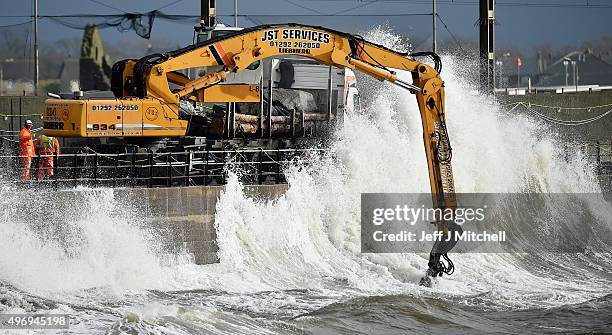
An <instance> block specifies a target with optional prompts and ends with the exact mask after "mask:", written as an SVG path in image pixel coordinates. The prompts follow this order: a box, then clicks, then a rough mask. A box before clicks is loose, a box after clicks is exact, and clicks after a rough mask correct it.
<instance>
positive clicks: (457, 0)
mask: <svg viewBox="0 0 612 335" xmlns="http://www.w3.org/2000/svg"><path fill="white" fill-rule="evenodd" d="M302 1H306V2H364V1H362V0H302ZM365 2H370V3H373V2H386V3H405V4H431V0H376V1H375V0H371V1H365ZM436 2H437V3H439V4H442V5H457V6H477V5H479V2H477V1H461V0H437V1H436ZM495 5H496V6H506V7H536V8H587V9H602V8H604V9H605V8H612V5H601V4H592V3H590V2H587V3H584V2H583V3H573V4H568V3H559V2H557V3H541V2H510V1H507V2H506V1H498V2H496V3H495Z"/></svg>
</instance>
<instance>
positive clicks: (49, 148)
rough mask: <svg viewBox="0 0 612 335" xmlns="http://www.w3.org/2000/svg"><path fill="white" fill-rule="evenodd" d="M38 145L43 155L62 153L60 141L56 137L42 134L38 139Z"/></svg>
mask: <svg viewBox="0 0 612 335" xmlns="http://www.w3.org/2000/svg"><path fill="white" fill-rule="evenodd" d="M36 147H37V148H38V154H39V155H41V156H45V155H46V156H51V155H59V153H60V147H59V142H58V141H57V138H55V137H51V136H45V135H41V136H40V137H39V138H38V139H37V140H36Z"/></svg>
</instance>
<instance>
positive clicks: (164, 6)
mask: <svg viewBox="0 0 612 335" xmlns="http://www.w3.org/2000/svg"><path fill="white" fill-rule="evenodd" d="M183 1H185V0H176V1H172V2H171V3H169V4H166V5H163V6H161V7H159V8H157V9H156V10H162V9H164V8H167V7H170V6H173V5H176V4H177V3H179V2H183Z"/></svg>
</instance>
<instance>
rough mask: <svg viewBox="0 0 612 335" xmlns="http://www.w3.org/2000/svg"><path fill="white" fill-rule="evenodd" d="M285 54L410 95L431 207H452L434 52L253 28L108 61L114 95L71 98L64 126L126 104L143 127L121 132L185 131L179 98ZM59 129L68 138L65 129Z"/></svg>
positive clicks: (287, 27) (80, 124)
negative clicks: (405, 77) (408, 78)
mask: <svg viewBox="0 0 612 335" xmlns="http://www.w3.org/2000/svg"><path fill="white" fill-rule="evenodd" d="M284 56H303V57H306V58H310V59H313V60H316V61H317V62H319V63H322V64H326V65H331V66H334V67H338V68H350V69H353V70H358V71H360V72H363V73H365V74H367V75H370V76H372V77H374V78H377V79H379V80H387V81H390V82H392V83H394V84H397V85H399V86H401V87H403V88H406V89H407V90H409V91H410V92H411V93H414V94H415V96H416V100H417V104H418V107H419V110H420V114H421V120H422V126H423V140H424V146H425V153H426V158H427V163H428V168H429V179H430V186H431V191H432V194H433V205H434V207H435V208H455V207H456V206H457V203H456V199H455V188H454V179H453V173H452V168H451V157H452V151H451V146H450V141H449V138H448V132H447V129H446V121H445V109H444V83H443V81H442V79H441V78H440V71H441V62H440V59H439V57H438V56H437V55H436V54H433V53H416V54H407V53H401V52H397V51H393V50H390V49H388V48H385V47H383V46H381V45H377V44H374V43H371V42H368V41H365V40H364V39H363V38H361V37H359V36H356V35H351V34H347V33H342V32H338V31H335V30H331V29H327V28H323V27H315V26H307V25H300V24H278V25H265V26H258V27H253V28H248V29H244V30H241V31H237V32H235V33H232V34H230V35H226V36H221V37H218V38H213V39H211V40H208V41H205V42H202V43H199V44H196V45H191V46H188V47H185V48H183V49H179V50H176V51H172V52H168V53H165V54H154V55H150V56H146V57H143V58H141V59H139V60H126V61H122V62H119V63H117V64H115V66H114V67H113V70H116V71H119V73H120V74H121V76H120V78H113V92H114V93H115V95H116V96H117V98H118V99H116V100H113V101H109V100H87V101H82V100H81V101H76V102H75V104H78V105H79V107H78V108H79V109H78V110H80V111H81V114H80V118H79V120H78V121H75V122H68V123H71V124H72V125H71V126H72V128H71V129H68V130H69V131H70V130H72V131H77V129H79V130H80V131H81V133H82V134H84V133H86V131H85V130H86V129H87V127H91V125H90V122H89V119H90V117H89V112H91V110H92V108H93V110H95V109H96V108H98V109H99V108H110V109H111V110H110V111H109V112H121V111H117V110H116V109H117V108H126V107H125V106H128V107H127V108H129V109H130V111H136V110H138V111H140V112H139V113H126V112H123V113H116V114H117V115H116V117H117V119H121V118H125V117H130V116H131V117H133V118H134V122H133V123H135V124H137V123H138V122H139V120H141V121H140V122H142V128H141V129H143V130H142V131H141V132H140V133H138V132H136V133H133V134H132V135H123V136H154V135H153V133H154V131H156V130H159V131H160V132H165V133H164V136H169V135H172V134H175V135H179V136H180V135H184V134H185V131H186V128H187V126H188V125H187V121H186V120H185V119H181V117H180V111H179V106H180V103H181V102H182V101H203V100H204V99H203V97H206V94H207V93H206V91H207V90H209V89H212V88H213V87H215V86H214V85H216V84H218V83H221V82H223V81H224V79H225V78H226V77H227V75H228V74H230V73H232V72H234V73H235V72H240V71H243V70H245V69H247V68H248V67H249V65H250V64H253V63H255V62H257V61H261V60H263V59H266V58H271V57H284ZM422 56H427V57H430V58H431V59H433V61H434V67H432V66H430V65H428V64H427V63H424V62H422V61H419V60H418V58H421V57H422ZM215 67H216V68H221V70H219V71H216V72H209V73H206V74H204V75H203V76H201V77H199V78H197V79H190V78H188V77H185V76H184V75H182V74H181V73H180V71H182V70H186V69H189V68H215ZM391 69H397V70H403V71H409V72H411V73H412V83H408V82H405V81H402V80H400V79H399V78H398V76H397V74H396V73H395V72H394V71H393V70H391ZM171 84H172V85H171ZM177 87H178V88H177ZM257 94H259V92H257ZM234 99H235V100H234V101H237V102H241V101H251V100H249V99H253V97H252V96H249V94H247V93H244V95H240V94H236V93H234ZM62 106H64V107H62ZM65 106H67V102H66V101H65V100H50V101H48V102H47V111H46V113H45V117H46V118H47V119H48V120H49V122H51V121H53V120H55V119H53V118H52V117H57V114H62V113H66V114H68V116H66V118H67V119H70V118H71V117H73V118H74V117H75V116H74V115H73V114H75V113H73V112H72V111H69V112H64V109H62V108H68V107H65ZM100 106H102V107H100ZM83 111H84V112H87V115H88V116H87V117H84V116H83V113H84V112H83ZM76 114H78V113H76ZM120 114H121V115H120ZM134 115H135V116H134ZM139 115H140V116H139ZM46 121H47V120H46ZM156 122H157V123H156ZM160 122H163V123H160ZM145 124H147V125H150V126H151V127H152V128H150V129H149V133H148V135H146V134H145V132H146V129H147V128H146V127H145ZM50 125H53V124H51V123H50ZM156 127H158V128H156ZM51 128H58V127H51ZM83 128H85V129H83ZM106 128H108V125H106ZM63 130H65V129H63ZM113 131H114V132H115V133H116V132H119V130H118V129H116V127H115V129H113V130H110V131H109V132H108V133H110V134H111V135H109V136H112V133H113ZM45 133H46V134H49V135H60V136H62V135H61V134H62V132H61V131H60V129H45ZM63 134H64V136H65V134H66V133H65V132H64V133H63ZM99 136H106V135H99ZM438 224H439V229H443V230H445V231H446V230H447V229H448V226H447V223H444V222H441V223H438ZM452 246H453V245H450V246H448V245H447V246H443V247H441V246H435V247H434V250H432V253H431V254H430V262H429V270H428V275H429V276H432V277H435V276H437V275H441V273H442V272H446V273H448V272H449V271H445V267H444V266H443V265H441V263H440V256H444V257H445V258H446V252H447V251H448V250H450V248H452ZM449 265H452V263H450V264H449Z"/></svg>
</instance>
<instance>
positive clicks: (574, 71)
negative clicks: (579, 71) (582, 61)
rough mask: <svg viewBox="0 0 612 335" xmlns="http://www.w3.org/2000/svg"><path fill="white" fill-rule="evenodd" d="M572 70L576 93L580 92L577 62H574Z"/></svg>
mask: <svg viewBox="0 0 612 335" xmlns="http://www.w3.org/2000/svg"><path fill="white" fill-rule="evenodd" d="M572 70H573V73H574V86H575V87H576V92H578V80H576V61H575V60H573V61H572Z"/></svg>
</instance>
